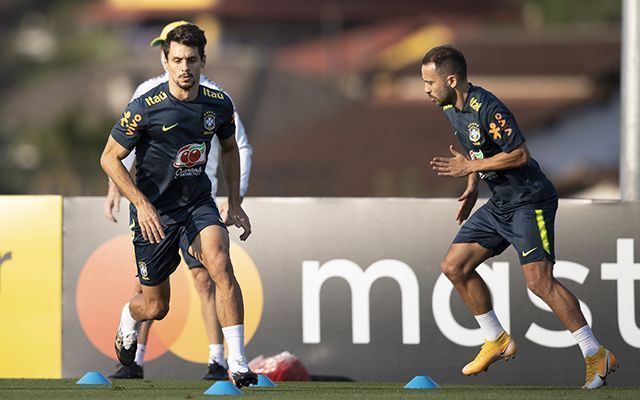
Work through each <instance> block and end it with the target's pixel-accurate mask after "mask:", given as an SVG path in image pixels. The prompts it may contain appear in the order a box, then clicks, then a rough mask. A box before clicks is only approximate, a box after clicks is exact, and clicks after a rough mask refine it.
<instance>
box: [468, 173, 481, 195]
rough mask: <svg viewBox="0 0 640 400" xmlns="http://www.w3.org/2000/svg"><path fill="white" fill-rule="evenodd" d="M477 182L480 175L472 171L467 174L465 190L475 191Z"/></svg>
mask: <svg viewBox="0 0 640 400" xmlns="http://www.w3.org/2000/svg"><path fill="white" fill-rule="evenodd" d="M478 182H480V176H478V174H477V173H475V172H474V173H471V174H469V175H467V190H471V191H474V192H477V191H478Z"/></svg>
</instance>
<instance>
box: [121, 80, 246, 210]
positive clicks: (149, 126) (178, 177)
mask: <svg viewBox="0 0 640 400" xmlns="http://www.w3.org/2000/svg"><path fill="white" fill-rule="evenodd" d="M233 110H234V108H233V103H232V102H231V99H229V97H228V96H226V95H225V94H224V93H223V92H221V91H218V90H214V89H210V88H207V87H204V86H200V88H199V91H198V96H197V97H196V99H194V100H192V101H181V100H178V99H176V98H175V97H173V96H172V95H171V93H170V92H169V84H168V83H167V82H164V83H161V84H159V85H158V86H156V87H154V88H153V89H151V90H150V91H149V92H147V93H145V94H143V95H142V96H140V97H138V98H136V99H134V100H133V101H132V102H131V103H129V105H128V106H127V108H126V109H125V111H124V112H123V114H122V118H120V120H119V121H118V122H117V123H116V124H115V126H114V127H113V129H112V130H111V136H112V137H113V138H114V139H115V140H116V141H117V142H118V143H120V145H122V146H123V147H125V148H126V149H128V150H132V149H133V148H134V147H135V149H136V154H137V156H136V171H137V172H136V185H137V186H138V188H140V190H141V191H142V193H144V194H145V196H147V198H149V201H151V203H152V204H153V205H154V206H155V207H156V208H157V209H158V211H160V212H166V211H170V210H172V209H176V208H180V207H184V206H187V205H190V204H193V203H194V202H196V201H198V200H200V199H202V198H203V196H207V197H210V196H211V181H210V180H209V178H208V177H207V176H206V174H205V173H204V168H205V166H206V163H207V158H208V154H209V150H210V149H211V140H212V138H213V136H214V135H217V136H218V138H219V139H220V140H225V139H228V138H229V137H231V136H233V135H234V134H235V129H236V128H235V121H234V117H233Z"/></svg>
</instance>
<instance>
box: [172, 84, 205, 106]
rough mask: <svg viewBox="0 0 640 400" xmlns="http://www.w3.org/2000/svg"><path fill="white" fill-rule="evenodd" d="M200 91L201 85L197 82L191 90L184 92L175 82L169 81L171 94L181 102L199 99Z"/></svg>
mask: <svg viewBox="0 0 640 400" xmlns="http://www.w3.org/2000/svg"><path fill="white" fill-rule="evenodd" d="M199 90H200V84H199V83H198V82H196V84H195V85H193V86H191V88H190V89H188V90H184V89H182V88H181V87H180V86H178V84H176V83H175V82H173V81H171V80H169V92H170V93H171V95H172V96H173V97H175V98H176V99H178V100H180V101H192V100H195V99H196V97H198V91H199Z"/></svg>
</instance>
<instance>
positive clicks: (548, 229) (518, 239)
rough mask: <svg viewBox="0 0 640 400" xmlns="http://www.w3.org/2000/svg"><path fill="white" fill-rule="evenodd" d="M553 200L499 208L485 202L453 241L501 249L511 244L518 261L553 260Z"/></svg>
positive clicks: (526, 262) (497, 252)
mask: <svg viewBox="0 0 640 400" xmlns="http://www.w3.org/2000/svg"><path fill="white" fill-rule="evenodd" d="M557 209H558V205H557V203H555V202H554V203H549V204H548V205H545V206H543V207H541V208H538V209H524V208H523V209H516V210H513V211H510V212H499V211H497V210H496V208H495V206H494V205H493V204H491V203H490V202H487V203H486V204H484V205H483V206H482V207H480V208H479V209H478V210H477V211H476V212H475V213H473V215H471V217H470V218H469V219H468V220H467V222H465V224H464V225H462V228H460V231H459V232H458V234H457V235H456V237H455V238H454V239H453V243H478V244H479V245H480V246H482V247H485V248H487V249H491V250H493V255H498V254H500V253H502V252H503V251H504V250H505V249H506V248H507V247H509V245H510V244H511V245H513V247H514V248H515V249H516V252H517V253H518V257H519V258H520V264H521V265H524V264H528V263H532V262H536V261H541V260H544V259H545V258H547V259H549V260H550V261H551V262H552V263H555V249H554V238H555V237H554V236H555V235H554V224H555V218H556V211H557Z"/></svg>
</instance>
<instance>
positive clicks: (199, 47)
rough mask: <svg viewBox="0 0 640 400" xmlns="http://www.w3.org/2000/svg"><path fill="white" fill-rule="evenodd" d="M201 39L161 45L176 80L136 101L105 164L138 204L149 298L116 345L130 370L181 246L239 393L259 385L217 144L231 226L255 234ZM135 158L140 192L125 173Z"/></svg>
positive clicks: (144, 296) (226, 102)
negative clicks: (210, 289)
mask: <svg viewBox="0 0 640 400" xmlns="http://www.w3.org/2000/svg"><path fill="white" fill-rule="evenodd" d="M205 44H206V38H205V36H204V32H203V31H202V30H200V28H198V27H197V26H195V25H193V24H186V25H182V26H178V27H177V28H175V29H173V30H172V31H170V32H169V33H168V35H167V38H166V40H165V42H164V44H163V54H164V57H163V59H162V60H163V65H164V67H165V69H166V70H167V72H168V74H169V80H168V82H166V83H161V84H159V85H158V86H156V87H154V88H153V89H151V90H149V91H148V92H147V93H145V94H143V95H142V96H140V97H138V98H137V99H135V100H134V101H132V102H131V103H130V104H129V105H128V106H127V108H126V110H125V111H124V113H123V115H122V118H121V119H120V120H119V121H118V122H117V123H116V124H115V126H114V128H113V129H112V131H111V135H110V137H109V139H108V141H107V144H106V146H105V149H104V151H103V154H102V157H101V159H100V163H101V165H102V168H103V169H104V170H105V172H106V173H107V175H109V177H110V178H111V180H112V181H113V182H114V183H115V184H116V185H117V187H118V189H119V190H120V192H121V193H122V194H123V195H124V196H125V197H127V199H129V201H130V202H131V207H130V210H129V211H130V215H131V225H130V226H131V230H132V232H133V244H134V250H135V257H136V266H137V270H138V277H139V280H140V284H141V285H142V293H140V294H138V295H136V296H134V297H133V298H132V299H131V300H130V302H129V303H127V304H125V306H124V307H123V309H122V314H121V317H120V324H119V326H118V330H117V333H116V338H115V350H116V354H117V356H118V360H119V361H120V362H121V363H122V364H123V365H131V364H133V362H134V358H135V353H136V347H137V343H136V339H137V336H138V332H139V329H140V323H141V322H142V321H146V320H151V319H156V320H160V319H162V318H164V317H165V316H166V315H167V313H168V312H169V296H170V284H169V276H170V275H171V273H173V271H174V270H175V269H176V268H177V266H178V264H179V262H180V256H179V254H178V249H179V247H180V244H181V242H182V244H183V246H186V247H187V249H188V253H189V254H190V255H191V256H193V257H194V258H196V259H197V260H198V261H200V262H201V263H202V264H203V265H204V266H205V268H206V269H207V271H208V272H209V274H210V276H211V278H212V279H213V281H214V282H215V285H216V308H217V314H218V318H219V320H220V324H221V326H222V332H223V334H224V338H225V340H226V341H227V344H228V350H229V355H228V364H229V372H230V373H231V378H232V379H233V381H234V383H235V385H236V386H238V387H243V386H248V385H250V384H252V383H257V376H256V374H254V373H253V372H252V371H251V370H249V368H248V366H247V361H246V357H245V354H244V324H243V319H244V309H243V308H244V307H243V302H242V292H241V290H240V286H239V285H238V282H237V280H236V278H235V276H234V273H233V267H232V265H231V260H230V258H229V234H228V232H227V229H226V226H225V224H224V222H223V221H222V219H221V217H220V214H219V213H218V209H217V207H216V204H215V202H214V201H213V198H212V196H211V182H210V181H209V179H208V178H207V176H206V174H205V173H204V168H205V165H206V162H207V156H208V154H209V150H210V147H211V140H212V138H213V137H214V135H215V136H217V137H218V139H219V140H220V147H221V159H222V165H223V172H224V175H225V181H226V183H227V191H228V193H229V210H228V218H229V220H230V221H231V222H232V223H233V224H234V225H235V226H237V227H239V228H242V229H243V233H242V234H241V235H240V239H241V240H246V239H247V237H248V236H249V235H250V234H251V224H250V222H249V218H248V216H247V215H246V214H245V212H244V210H243V209H242V207H241V206H240V194H239V181H240V178H239V175H240V166H239V164H240V162H239V154H238V147H237V143H236V141H235V137H234V132H235V121H234V107H233V103H232V102H231V100H230V99H229V97H228V96H227V95H225V93H223V92H221V91H218V90H213V89H209V88H207V87H204V86H201V85H200V84H199V79H200V72H201V70H202V68H203V67H204V64H205V61H206V58H205V54H204V46H205ZM133 148H135V149H136V153H137V156H136V158H137V162H136V169H137V171H136V183H135V184H134V182H133V180H132V179H131V176H130V175H129V173H128V171H127V169H126V168H125V167H124V166H123V164H122V159H124V158H125V157H126V156H127V155H128V154H129V153H130V151H131V150H132V149H133Z"/></svg>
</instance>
